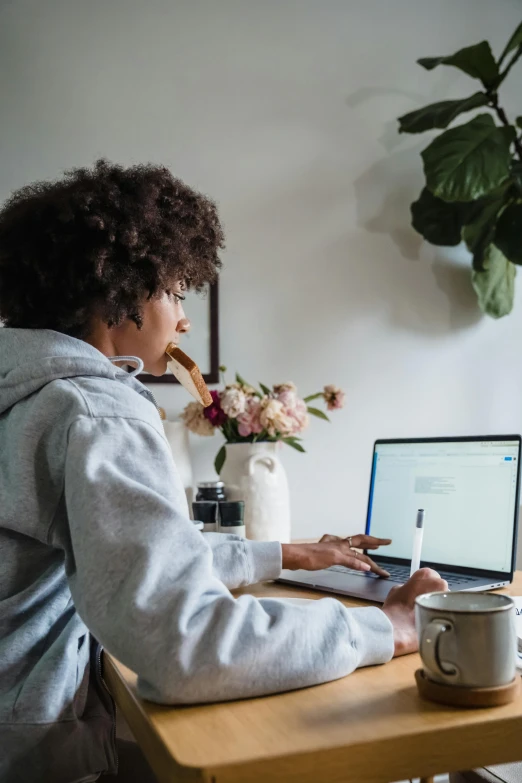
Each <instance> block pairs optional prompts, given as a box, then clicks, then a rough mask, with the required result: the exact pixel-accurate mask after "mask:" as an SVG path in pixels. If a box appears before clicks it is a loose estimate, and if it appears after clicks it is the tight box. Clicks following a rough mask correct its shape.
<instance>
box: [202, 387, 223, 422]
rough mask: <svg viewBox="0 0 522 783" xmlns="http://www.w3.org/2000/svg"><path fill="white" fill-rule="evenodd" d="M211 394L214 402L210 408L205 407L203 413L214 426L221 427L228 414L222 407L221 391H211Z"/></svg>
mask: <svg viewBox="0 0 522 783" xmlns="http://www.w3.org/2000/svg"><path fill="white" fill-rule="evenodd" d="M210 395H211V397H212V399H213V400H214V402H213V403H212V405H209V406H208V408H205V410H204V412H203V415H204V416H205V418H206V419H208V420H209V422H210V423H211V424H212V426H213V427H221V425H222V424H224V423H225V422H226V420H227V414H226V413H225V411H224V410H223V408H222V407H221V403H220V400H219V392H217V391H211V392H210Z"/></svg>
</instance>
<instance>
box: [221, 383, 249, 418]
mask: <svg viewBox="0 0 522 783" xmlns="http://www.w3.org/2000/svg"><path fill="white" fill-rule="evenodd" d="M246 400H247V398H246V394H245V392H244V391H243V390H242V389H236V388H230V389H225V392H224V393H223V395H222V396H221V400H220V402H221V407H222V408H223V411H224V412H225V413H226V414H227V416H228V417H229V418H231V419H237V417H238V416H240V415H241V414H242V413H244V412H245V409H246Z"/></svg>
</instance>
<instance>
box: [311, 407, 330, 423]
mask: <svg viewBox="0 0 522 783" xmlns="http://www.w3.org/2000/svg"><path fill="white" fill-rule="evenodd" d="M307 411H308V413H310V414H311V415H312V416H317V418H318V419H324V420H325V421H330V419H329V418H328V416H327V415H326V413H325V412H324V411H321V410H319V408H307Z"/></svg>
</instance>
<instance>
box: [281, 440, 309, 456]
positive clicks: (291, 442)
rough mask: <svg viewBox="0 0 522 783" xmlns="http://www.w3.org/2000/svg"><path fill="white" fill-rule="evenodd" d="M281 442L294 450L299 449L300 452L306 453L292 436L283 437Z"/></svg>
mask: <svg viewBox="0 0 522 783" xmlns="http://www.w3.org/2000/svg"><path fill="white" fill-rule="evenodd" d="M283 443H286V445H287V446H291V447H292V448H293V449H295V450H296V451H300V452H301V453H302V454H305V453H306V450H305V449H303V447H302V446H301V444H300V443H297V442H296V441H295V440H294V439H293V438H283Z"/></svg>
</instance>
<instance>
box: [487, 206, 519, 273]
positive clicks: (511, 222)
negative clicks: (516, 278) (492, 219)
mask: <svg viewBox="0 0 522 783" xmlns="http://www.w3.org/2000/svg"><path fill="white" fill-rule="evenodd" d="M494 241H495V245H496V246H497V247H498V249H499V250H500V251H501V252H502V253H503V254H504V255H505V256H506V258H508V259H509V260H510V261H511V263H512V264H522V204H521V203H520V202H519V203H517V204H509V205H508V206H507V207H506V209H505V210H504V211H503V212H502V214H501V215H500V217H499V219H498V222H497V226H496V230H495V240H494Z"/></svg>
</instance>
